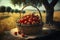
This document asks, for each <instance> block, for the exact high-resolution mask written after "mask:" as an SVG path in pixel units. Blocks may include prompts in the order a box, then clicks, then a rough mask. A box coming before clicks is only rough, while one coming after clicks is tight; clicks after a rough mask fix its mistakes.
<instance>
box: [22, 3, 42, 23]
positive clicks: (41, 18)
mask: <svg viewBox="0 0 60 40" xmlns="http://www.w3.org/2000/svg"><path fill="white" fill-rule="evenodd" d="M27 6H32V7H34V8H36V9H37V10H38V12H39V15H40V18H41V22H42V15H41V12H40V10H39V9H38V8H37V7H36V6H34V5H33V4H30V5H29V4H27V5H25V6H24V7H23V8H22V10H21V11H23V9H24V8H25V7H27Z"/></svg>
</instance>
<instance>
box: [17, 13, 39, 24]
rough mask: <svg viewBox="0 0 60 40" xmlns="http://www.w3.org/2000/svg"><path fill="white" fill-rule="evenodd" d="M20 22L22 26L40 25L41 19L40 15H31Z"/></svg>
mask: <svg viewBox="0 0 60 40" xmlns="http://www.w3.org/2000/svg"><path fill="white" fill-rule="evenodd" d="M18 22H19V23H21V24H36V23H40V18H39V16H38V15H34V14H30V15H25V16H23V17H22V18H21V19H20V20H19V21H18Z"/></svg>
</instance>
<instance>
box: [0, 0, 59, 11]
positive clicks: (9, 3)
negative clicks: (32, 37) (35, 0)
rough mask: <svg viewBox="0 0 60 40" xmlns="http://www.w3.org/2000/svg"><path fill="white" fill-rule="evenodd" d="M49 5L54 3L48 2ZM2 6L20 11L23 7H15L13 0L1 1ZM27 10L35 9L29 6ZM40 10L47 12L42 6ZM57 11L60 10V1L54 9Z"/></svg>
mask: <svg viewBox="0 0 60 40" xmlns="http://www.w3.org/2000/svg"><path fill="white" fill-rule="evenodd" d="M48 1H49V3H50V2H51V1H52V0H48ZM0 6H6V7H7V6H10V7H11V8H12V9H18V10H21V9H22V7H23V6H22V5H21V7H19V6H18V5H16V6H14V5H13V4H12V3H11V0H0ZM25 9H33V10H34V9H35V8H33V7H31V6H28V7H26V8H25ZM39 9H40V10H45V8H44V6H43V5H42V6H41V7H39ZM54 9H55V10H60V0H59V1H58V3H57V4H56V5H55V7H54Z"/></svg>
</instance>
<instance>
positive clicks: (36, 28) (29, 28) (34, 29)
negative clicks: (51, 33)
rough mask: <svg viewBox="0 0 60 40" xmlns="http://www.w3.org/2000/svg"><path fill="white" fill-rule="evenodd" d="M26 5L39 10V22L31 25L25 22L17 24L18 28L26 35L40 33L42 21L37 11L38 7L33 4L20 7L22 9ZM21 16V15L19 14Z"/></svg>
mask: <svg viewBox="0 0 60 40" xmlns="http://www.w3.org/2000/svg"><path fill="white" fill-rule="evenodd" d="M27 6H32V7H34V8H36V9H37V10H38V12H39V15H40V19H41V20H40V21H41V22H40V23H39V24H33V25H27V24H19V23H17V24H18V29H19V30H24V33H25V34H27V35H33V34H34V35H36V34H38V33H39V34H40V33H41V31H42V26H43V22H42V16H41V13H40V11H39V9H38V8H37V7H35V6H34V5H26V6H24V7H23V8H22V10H23V9H24V8H25V7H27ZM20 16H21V15H20Z"/></svg>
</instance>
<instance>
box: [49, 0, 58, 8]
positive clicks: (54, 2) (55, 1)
mask: <svg viewBox="0 0 60 40" xmlns="http://www.w3.org/2000/svg"><path fill="white" fill-rule="evenodd" d="M57 2H58V0H52V2H51V3H50V5H51V6H52V7H54V6H55V5H56V3H57Z"/></svg>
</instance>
